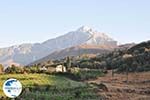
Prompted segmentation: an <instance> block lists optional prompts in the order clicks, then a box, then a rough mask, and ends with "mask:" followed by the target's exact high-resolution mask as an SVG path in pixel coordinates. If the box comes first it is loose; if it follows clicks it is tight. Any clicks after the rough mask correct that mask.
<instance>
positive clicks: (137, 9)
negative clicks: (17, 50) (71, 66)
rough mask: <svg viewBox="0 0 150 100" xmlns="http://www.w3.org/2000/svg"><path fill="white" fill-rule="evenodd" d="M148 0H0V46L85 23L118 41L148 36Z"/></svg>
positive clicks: (44, 37)
mask: <svg viewBox="0 0 150 100" xmlns="http://www.w3.org/2000/svg"><path fill="white" fill-rule="evenodd" d="M149 5H150V0H1V1H0V47H7V46H11V45H14V44H21V43H34V42H42V41H45V40H47V39H50V38H53V37H57V36H60V35H62V34H65V33H66V32H69V31H72V30H76V29H77V28H79V27H81V26H82V25H87V26H90V27H92V28H94V29H95V30H98V31H100V32H106V33H108V34H109V35H110V36H111V37H113V38H114V39H116V40H117V41H119V43H128V42H137V43H138V42H141V41H145V40H148V39H150V6H149Z"/></svg>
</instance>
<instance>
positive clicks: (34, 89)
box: [0, 74, 99, 100]
mask: <svg viewBox="0 0 150 100" xmlns="http://www.w3.org/2000/svg"><path fill="white" fill-rule="evenodd" d="M8 78H15V79H18V80H19V81H20V82H21V83H22V85H23V92H22V94H21V96H20V97H19V98H18V99H16V100H20V98H23V100H31V99H33V100H41V99H43V100H47V99H50V98H53V99H55V100H84V99H86V100H88V99H89V100H90V99H94V100H99V96H97V94H96V92H95V91H94V89H93V88H92V87H89V86H88V85H87V84H86V83H83V82H77V81H73V80H71V79H68V78H66V77H63V76H57V75H47V74H3V75H0V96H5V95H4V94H3V91H2V85H3V83H4V81H5V80H7V79H8ZM26 90H29V91H26Z"/></svg>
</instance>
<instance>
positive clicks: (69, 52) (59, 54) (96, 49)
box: [29, 45, 112, 65]
mask: <svg viewBox="0 0 150 100" xmlns="http://www.w3.org/2000/svg"><path fill="white" fill-rule="evenodd" d="M111 50H112V48H111V47H106V46H99V45H79V46H74V47H70V48H66V49H63V50H60V51H55V52H53V53H51V54H50V55H48V56H46V57H44V58H42V59H40V60H37V61H35V62H32V63H31V64H29V65H34V64H38V63H41V62H45V61H48V60H56V59H57V60H59V59H63V58H65V57H67V56H79V55H83V54H95V55H96V54H102V53H107V52H109V51H111Z"/></svg>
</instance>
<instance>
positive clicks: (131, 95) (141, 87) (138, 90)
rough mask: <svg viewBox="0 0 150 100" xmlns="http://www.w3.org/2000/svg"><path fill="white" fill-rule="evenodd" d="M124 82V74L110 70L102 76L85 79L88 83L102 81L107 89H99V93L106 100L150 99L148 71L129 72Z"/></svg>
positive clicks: (149, 73) (149, 75)
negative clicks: (127, 79) (113, 72)
mask: <svg viewBox="0 0 150 100" xmlns="http://www.w3.org/2000/svg"><path fill="white" fill-rule="evenodd" d="M128 78H129V81H128V83H127V82H126V75H124V74H115V76H114V77H112V74H111V71H108V74H107V75H106V76H104V77H99V78H98V79H96V80H90V81H87V82H88V83H96V84H101V83H103V84H104V85H105V86H106V87H107V88H108V91H100V92H99V94H100V95H102V96H104V97H106V98H107V99H108V100H150V72H144V73H131V74H129V76H128Z"/></svg>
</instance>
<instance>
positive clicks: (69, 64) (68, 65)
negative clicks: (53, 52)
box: [66, 56, 71, 71]
mask: <svg viewBox="0 0 150 100" xmlns="http://www.w3.org/2000/svg"><path fill="white" fill-rule="evenodd" d="M70 68H71V59H70V57H69V56H68V57H67V58H66V69H67V71H68V70H69V69H70Z"/></svg>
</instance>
